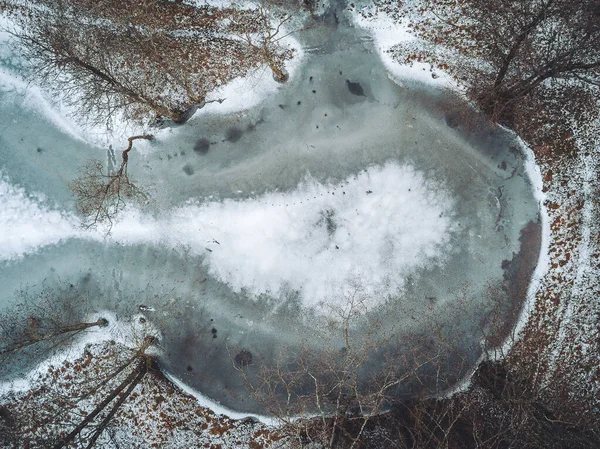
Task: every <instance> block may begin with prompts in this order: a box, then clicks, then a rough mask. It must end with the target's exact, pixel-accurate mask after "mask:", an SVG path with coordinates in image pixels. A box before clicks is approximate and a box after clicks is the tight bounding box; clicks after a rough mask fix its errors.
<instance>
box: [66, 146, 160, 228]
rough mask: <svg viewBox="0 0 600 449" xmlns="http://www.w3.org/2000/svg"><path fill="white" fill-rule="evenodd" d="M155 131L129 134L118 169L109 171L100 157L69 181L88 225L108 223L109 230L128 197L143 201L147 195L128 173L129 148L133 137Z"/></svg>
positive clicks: (91, 226)
mask: <svg viewBox="0 0 600 449" xmlns="http://www.w3.org/2000/svg"><path fill="white" fill-rule="evenodd" d="M152 138H153V137H152V136H151V135H139V136H133V137H129V139H128V141H129V144H128V145H127V148H125V149H124V150H123V152H122V153H121V165H120V166H119V168H118V169H117V170H116V171H115V172H112V173H111V172H105V171H104V166H103V165H102V163H101V162H99V161H91V162H89V163H88V164H87V165H86V166H85V167H84V169H83V170H82V173H81V174H80V175H79V177H78V178H77V179H75V180H74V181H73V182H71V183H70V184H69V188H70V189H71V190H72V191H73V193H74V194H75V197H76V201H77V209H78V210H79V213H80V214H81V215H82V217H83V221H82V226H83V227H84V228H86V229H89V228H95V227H97V226H98V225H106V226H107V227H108V232H110V229H111V228H112V225H113V223H114V221H115V219H117V217H118V216H119V214H120V213H121V212H122V211H123V209H124V208H125V206H126V201H129V202H131V201H133V202H136V201H137V202H139V201H142V200H145V199H147V195H146V194H145V193H144V191H143V190H141V189H140V188H139V187H137V186H136V185H135V184H134V183H133V182H132V181H131V180H130V179H129V176H128V174H127V164H128V162H129V152H130V151H131V149H132V148H133V141H134V140H139V139H144V140H152Z"/></svg>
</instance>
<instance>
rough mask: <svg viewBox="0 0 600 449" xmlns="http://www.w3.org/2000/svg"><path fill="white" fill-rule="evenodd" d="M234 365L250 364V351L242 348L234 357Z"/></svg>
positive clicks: (241, 366)
mask: <svg viewBox="0 0 600 449" xmlns="http://www.w3.org/2000/svg"><path fill="white" fill-rule="evenodd" d="M233 360H234V362H235V366H237V367H238V368H243V367H245V366H248V365H251V364H252V353H251V352H250V351H247V350H246V349H242V350H241V351H240V352H238V353H237V354H236V355H235V357H234V359H233Z"/></svg>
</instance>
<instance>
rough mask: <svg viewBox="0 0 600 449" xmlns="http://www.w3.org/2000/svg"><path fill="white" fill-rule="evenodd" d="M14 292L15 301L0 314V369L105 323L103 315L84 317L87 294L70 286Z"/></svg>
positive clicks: (86, 311) (87, 311)
mask: <svg viewBox="0 0 600 449" xmlns="http://www.w3.org/2000/svg"><path fill="white" fill-rule="evenodd" d="M15 296H16V304H15V305H14V306H13V307H11V308H9V309H8V310H6V311H4V312H3V313H2V314H0V372H2V371H4V370H5V369H7V368H9V367H10V366H11V365H12V364H14V363H15V362H16V360H17V359H20V358H22V357H25V356H27V355H29V356H31V355H34V356H35V355H36V354H37V353H41V354H43V353H44V352H47V351H48V348H49V347H53V346H55V345H59V344H61V343H64V342H65V341H68V340H70V339H72V338H73V337H74V336H76V335H77V334H79V333H81V332H84V331H85V330H87V329H90V328H93V327H102V326H105V325H107V324H108V321H107V320H106V319H104V318H99V319H97V320H93V321H89V320H86V319H85V315H86V314H87V313H89V312H90V310H89V308H88V307H87V304H86V298H85V296H84V295H82V293H81V292H79V291H78V290H76V289H75V288H73V286H66V287H57V288H45V289H43V290H41V291H40V292H33V291H32V290H30V289H22V290H20V291H18V292H17V293H16V295H15ZM24 351H29V354H27V355H26V354H22V352H24Z"/></svg>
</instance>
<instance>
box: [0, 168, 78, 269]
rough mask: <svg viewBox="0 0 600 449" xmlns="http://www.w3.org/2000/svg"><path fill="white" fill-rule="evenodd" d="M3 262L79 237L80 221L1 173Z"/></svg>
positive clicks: (0, 244) (0, 249)
mask: <svg viewBox="0 0 600 449" xmlns="http://www.w3.org/2000/svg"><path fill="white" fill-rule="evenodd" d="M0 204H2V207H0V230H1V232H0V260H10V259H15V258H19V257H22V256H23V255H25V254H27V253H29V252H33V251H36V250H37V249H39V248H41V247H44V246H47V245H53V244H57V243H60V242H61V241H63V240H66V239H68V238H71V237H74V236H78V235H79V234H80V231H79V230H78V229H77V223H78V222H77V218H76V217H75V216H73V215H70V214H67V213H65V212H62V211H59V210H55V209H52V208H50V207H48V206H46V205H44V197H43V195H41V194H37V195H36V194H27V193H26V192H25V190H24V189H22V188H21V187H18V186H14V185H12V184H11V183H10V182H9V180H8V178H7V177H6V176H5V175H3V174H2V173H1V172H0Z"/></svg>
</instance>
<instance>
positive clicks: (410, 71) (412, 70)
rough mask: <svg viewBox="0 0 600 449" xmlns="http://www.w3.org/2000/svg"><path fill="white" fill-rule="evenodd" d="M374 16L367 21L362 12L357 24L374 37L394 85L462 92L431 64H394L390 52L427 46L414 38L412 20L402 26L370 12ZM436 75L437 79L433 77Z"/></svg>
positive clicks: (388, 18) (445, 74)
mask: <svg viewBox="0 0 600 449" xmlns="http://www.w3.org/2000/svg"><path fill="white" fill-rule="evenodd" d="M370 12H371V16H370V17H368V18H367V17H365V15H363V14H361V13H360V12H355V13H354V14H353V15H352V18H353V20H354V24H355V25H356V26H358V27H361V28H364V29H366V30H368V31H369V32H370V33H371V36H372V37H373V41H374V43H375V47H376V49H377V50H378V53H379V56H380V58H381V61H382V62H383V64H384V66H385V67H386V69H387V70H388V71H389V74H388V76H389V77H390V79H391V80H392V81H394V82H395V83H396V84H399V85H400V86H403V85H404V83H403V81H407V80H411V81H418V82H421V83H425V84H428V85H431V86H434V87H440V88H452V89H455V90H460V89H459V86H458V85H457V84H456V82H454V80H453V79H452V77H451V76H450V75H448V74H447V73H444V72H442V71H439V70H434V69H432V67H431V65H430V64H427V63H420V62H414V63H413V64H411V65H408V64H400V63H399V62H398V61H396V60H394V59H393V58H392V56H391V54H390V53H388V50H390V49H391V48H392V47H393V46H394V45H397V44H407V43H411V44H413V45H415V46H417V47H418V46H419V45H424V43H423V42H421V41H420V40H419V39H417V38H416V37H415V36H414V35H412V34H411V33H410V31H409V28H408V26H407V25H408V22H409V21H408V19H405V20H403V21H402V22H400V23H398V22H395V21H394V20H392V19H391V18H390V17H389V16H387V15H386V14H384V13H381V12H378V11H375V9H374V8H372V7H371V9H370ZM433 74H435V76H432V75H433Z"/></svg>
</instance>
